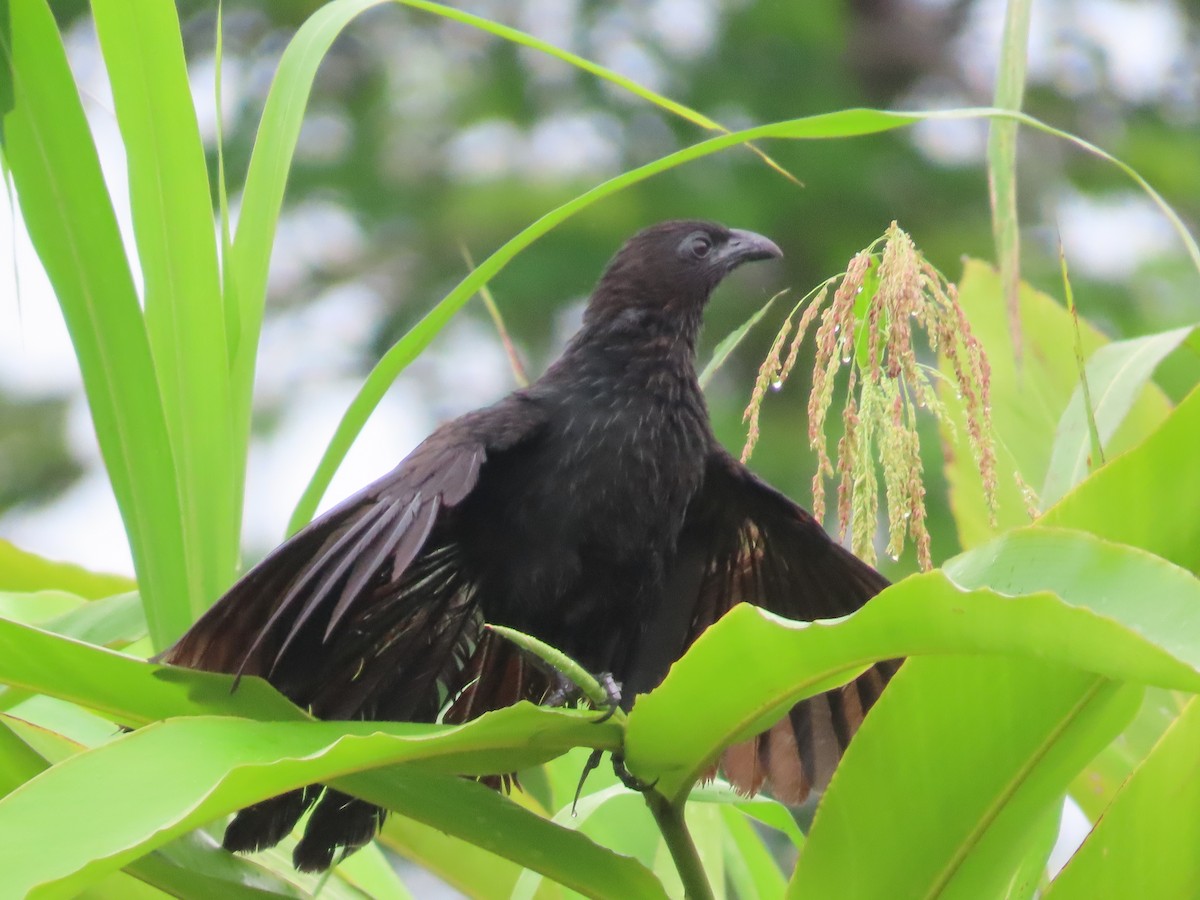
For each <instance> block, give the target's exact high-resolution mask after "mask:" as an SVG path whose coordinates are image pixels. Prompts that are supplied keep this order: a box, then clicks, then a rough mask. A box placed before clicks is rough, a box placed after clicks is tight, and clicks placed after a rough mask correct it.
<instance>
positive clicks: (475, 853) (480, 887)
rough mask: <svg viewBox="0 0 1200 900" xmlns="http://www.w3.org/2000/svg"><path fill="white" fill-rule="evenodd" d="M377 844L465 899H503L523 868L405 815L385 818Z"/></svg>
mask: <svg viewBox="0 0 1200 900" xmlns="http://www.w3.org/2000/svg"><path fill="white" fill-rule="evenodd" d="M378 842H379V843H380V844H381V845H382V846H384V847H386V848H387V849H388V850H391V851H392V852H393V853H396V854H398V855H399V856H402V857H404V858H405V859H408V860H411V861H412V862H414V863H415V864H417V865H418V866H420V867H421V868H422V869H425V870H426V871H429V872H432V873H433V874H434V875H436V876H437V877H438V878H440V879H441V880H442V881H444V882H446V883H447V884H448V885H450V886H451V887H452V888H454V889H455V890H457V891H460V892H462V893H463V894H465V895H466V896H468V897H487V896H492V895H495V896H506V895H507V893H508V892H509V891H510V890H511V889H512V886H513V885H514V884H516V881H517V877H518V876H519V875H520V874H521V873H522V872H523V871H524V869H523V868H521V867H520V866H518V865H517V864H515V863H514V862H512V861H511V860H508V859H505V858H504V857H501V856H497V855H496V854H494V853H489V852H488V851H486V850H483V849H482V848H480V847H477V846H475V845H474V844H472V843H469V842H468V841H466V840H462V839H459V838H456V837H452V836H451V835H449V834H447V833H445V832H444V831H441V830H439V829H437V828H434V827H431V826H429V825H425V824H424V823H422V822H418V821H416V820H415V819H412V818H409V817H408V816H401V815H393V816H388V817H387V820H386V821H385V822H384V823H383V831H382V832H380V835H379V838H378Z"/></svg>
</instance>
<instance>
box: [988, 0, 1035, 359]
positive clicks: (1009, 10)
mask: <svg viewBox="0 0 1200 900" xmlns="http://www.w3.org/2000/svg"><path fill="white" fill-rule="evenodd" d="M1005 6H1006V9H1005V16H1004V38H1003V41H1002V42H1001V45H1000V63H999V66H998V67H997V73H996V89H995V93H994V95H993V103H994V105H995V106H996V107H997V108H999V109H1012V110H1019V109H1020V108H1021V100H1022V98H1023V97H1024V95H1025V69H1026V55H1027V51H1028V47H1029V16H1030V11H1031V9H1032V7H1033V3H1032V2H1031V0H1010V2H1009V3H1007V4H1005ZM987 163H988V186H989V187H990V188H991V190H990V192H989V193H990V195H991V201H992V236H993V240H995V242H996V260H997V262H998V263H999V265H1000V272H1001V280H1002V281H1003V284H1004V293H1005V297H1004V300H1005V303H1004V306H1005V309H1006V310H1007V311H1008V317H1009V325H1010V329H1011V332H1012V334H1013V335H1014V336H1015V337H1014V340H1016V337H1019V335H1020V331H1021V321H1020V318H1019V313H1018V294H1019V289H1020V282H1021V254H1020V249H1021V248H1020V241H1019V234H1018V230H1017V123H1016V122H1014V121H1011V120H1004V119H993V120H992V121H991V122H990V123H988V146H987Z"/></svg>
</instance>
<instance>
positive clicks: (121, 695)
mask: <svg viewBox="0 0 1200 900" xmlns="http://www.w3.org/2000/svg"><path fill="white" fill-rule="evenodd" d="M0 648H2V651H3V652H0V684H8V685H12V686H14V687H17V688H21V689H22V690H26V691H29V692H31V693H36V694H47V695H49V696H51V697H59V698H61V699H63V700H69V701H71V702H72V703H77V704H79V705H80V706H84V707H87V708H88V709H91V710H94V711H96V712H98V713H99V714H100V715H102V716H105V717H107V718H109V719H110V720H111V721H113V722H116V723H117V724H120V725H129V726H136V725H145V724H147V723H149V722H156V721H158V720H159V719H165V718H167V717H168V716H183V715H205V714H212V713H224V714H228V715H234V716H245V717H248V718H257V719H284V720H288V719H291V720H303V719H306V718H307V717H306V716H305V714H304V713H303V712H301V710H300V709H299V708H298V707H296V706H294V705H293V704H292V703H291V702H290V701H288V700H287V699H286V698H285V697H284V696H283V695H282V694H280V693H279V692H278V691H276V690H275V689H274V688H273V687H271V686H270V685H269V684H267V683H266V682H265V681H263V680H262V679H261V678H243V679H242V680H241V682H240V683H238V684H237V690H236V691H235V690H234V689H233V688H234V685H235V679H234V678H233V677H232V676H230V675H217V674H215V673H212V672H197V671H194V670H192V669H180V668H177V667H175V666H162V665H156V664H154V663H148V662H146V661H145V660H141V659H137V658H135V657H132V656H126V655H125V654H123V653H116V652H114V651H112V650H105V649H103V648H101V647H94V646H92V645H91V644H85V643H82V642H80V641H76V640H72V639H70V638H65V637H60V636H58V635H56V634H50V633H49V632H47V631H42V630H41V629H38V628H32V627H30V626H28V625H19V624H17V623H16V622H9V621H7V620H4V619H0Z"/></svg>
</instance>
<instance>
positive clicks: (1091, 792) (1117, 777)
mask: <svg viewBox="0 0 1200 900" xmlns="http://www.w3.org/2000/svg"><path fill="white" fill-rule="evenodd" d="M1190 696H1191V695H1189V694H1180V693H1177V692H1175V691H1165V690H1163V689H1162V688H1148V689H1147V690H1146V696H1145V698H1144V699H1143V700H1142V707H1141V709H1139V710H1138V713H1137V715H1136V716H1134V718H1133V721H1132V722H1130V723H1129V725H1128V726H1126V728H1125V730H1124V731H1122V732H1121V735H1120V737H1118V738H1117V739H1116V740H1115V741H1113V742H1112V743H1111V744H1109V745H1108V746H1107V747H1105V748H1104V749H1103V750H1102V751H1100V753H1099V754H1097V756H1096V758H1095V759H1093V760H1092V761H1091V763H1089V764H1088V767H1087V768H1086V769H1085V770H1084V771H1082V772H1080V773H1079V775H1078V776H1077V777H1076V779H1075V781H1074V783H1073V784H1072V785H1071V790H1070V794H1071V799H1073V800H1074V801H1075V802H1076V803H1077V804H1079V807H1080V809H1082V810H1083V812H1084V814H1085V815H1087V817H1088V818H1089V819H1091V820H1092V821H1095V820H1096V819H1099V818H1100V816H1101V815H1102V814H1103V813H1104V810H1105V808H1106V807H1107V806H1108V804H1109V803H1111V802H1112V799H1113V797H1115V796H1116V794H1117V791H1119V790H1120V789H1121V786H1122V785H1123V784H1124V783H1125V780H1126V779H1127V778H1128V777H1129V775H1130V773H1131V772H1133V770H1134V769H1136V768H1137V767H1138V766H1139V765H1140V764H1141V763H1142V760H1144V759H1145V758H1146V757H1147V756H1149V755H1150V752H1151V751H1152V750H1153V749H1154V747H1155V746H1156V745H1157V744H1158V741H1159V739H1161V738H1162V736H1163V734H1164V733H1165V732H1166V730H1167V729H1168V728H1170V727H1171V724H1172V723H1173V722H1174V721H1175V720H1176V719H1177V718H1179V713H1180V711H1181V710H1182V709H1183V707H1184V705H1185V704H1186V702H1187V700H1188V699H1190Z"/></svg>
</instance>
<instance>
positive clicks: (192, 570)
mask: <svg viewBox="0 0 1200 900" xmlns="http://www.w3.org/2000/svg"><path fill="white" fill-rule="evenodd" d="M92 14H93V17H94V18H95V22H96V34H97V37H98V38H99V41H100V49H101V51H102V52H103V55H104V62H105V65H106V67H107V69H108V74H109V79H110V80H111V82H112V91H113V105H114V107H115V109H116V114H117V124H118V125H119V126H120V128H121V138H122V142H123V144H124V147H125V155H126V158H127V160H128V167H129V194H130V206H131V208H132V211H133V225H134V234H135V236H136V238H137V246H138V259H139V261H140V262H141V266H142V273H143V275H144V277H145V291H146V298H145V299H146V303H145V321H146V331H147V334H148V336H149V340H150V349H151V353H152V355H153V357H154V368H155V371H156V374H157V376H158V384H159V389H160V390H161V391H162V400H163V408H164V410H165V413H166V421H167V430H168V433H169V436H170V441H171V449H172V451H173V458H174V460H175V470H176V476H177V478H178V482H177V484H178V488H179V493H180V498H181V505H182V512H183V517H182V520H181V521H180V522H179V524H178V527H180V528H181V529H182V531H183V541H184V548H185V552H186V554H187V572H188V586H189V593H188V595H186V596H155V597H153V598H152V602H153V603H155V604H158V605H159V606H164V607H165V606H171V605H174V606H178V607H181V608H180V609H179V610H178V611H174V610H172V611H168V610H166V609H163V610H159V611H158V613H157V614H158V615H159V616H161V617H163V618H167V619H171V620H183V619H187V620H190V619H191V618H195V617H196V616H198V615H199V614H200V613H201V612H203V611H204V610H205V609H206V608H207V607H208V604H209V603H211V602H212V601H213V600H214V599H216V597H218V596H219V595H220V594H221V592H222V591H223V590H224V589H225V588H226V587H228V585H229V583H230V582H231V581H232V580H233V575H234V571H235V568H236V566H237V556H238V541H239V537H240V532H241V527H240V522H241V510H240V507H241V492H240V490H239V488H238V487H237V485H236V483H235V480H234V464H233V459H234V454H235V453H236V454H237V455H244V454H245V451H246V445H245V444H240V445H234V444H233V443H232V440H231V435H232V432H231V425H232V422H231V419H230V405H229V404H230V396H229V362H228V358H227V355H226V344H225V313H224V308H223V305H222V301H221V280H220V274H219V270H218V268H217V246H216V237H215V233H214V228H213V210H212V201H211V200H210V196H211V191H210V189H209V183H208V170H207V166H206V162H205V159H204V145H203V143H202V142H201V140H200V128H199V126H198V124H197V122H196V112H195V108H194V107H193V105H192V94H191V87H190V85H189V83H188V72H187V63H186V61H185V60H184V55H183V41H182V38H181V35H180V32H179V16H178V14H177V13H176V11H175V7H174V5H173V4H169V3H160V4H151V5H149V6H146V7H139V6H133V5H131V4H129V3H126V2H123V0H92ZM170 524H171V525H172V526H173V525H174V524H175V523H174V522H172V523H170ZM157 530H158V531H166V530H168V526H167V523H164V522H159V523H158V529H157ZM171 637H172V638H174V637H178V635H171Z"/></svg>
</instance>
